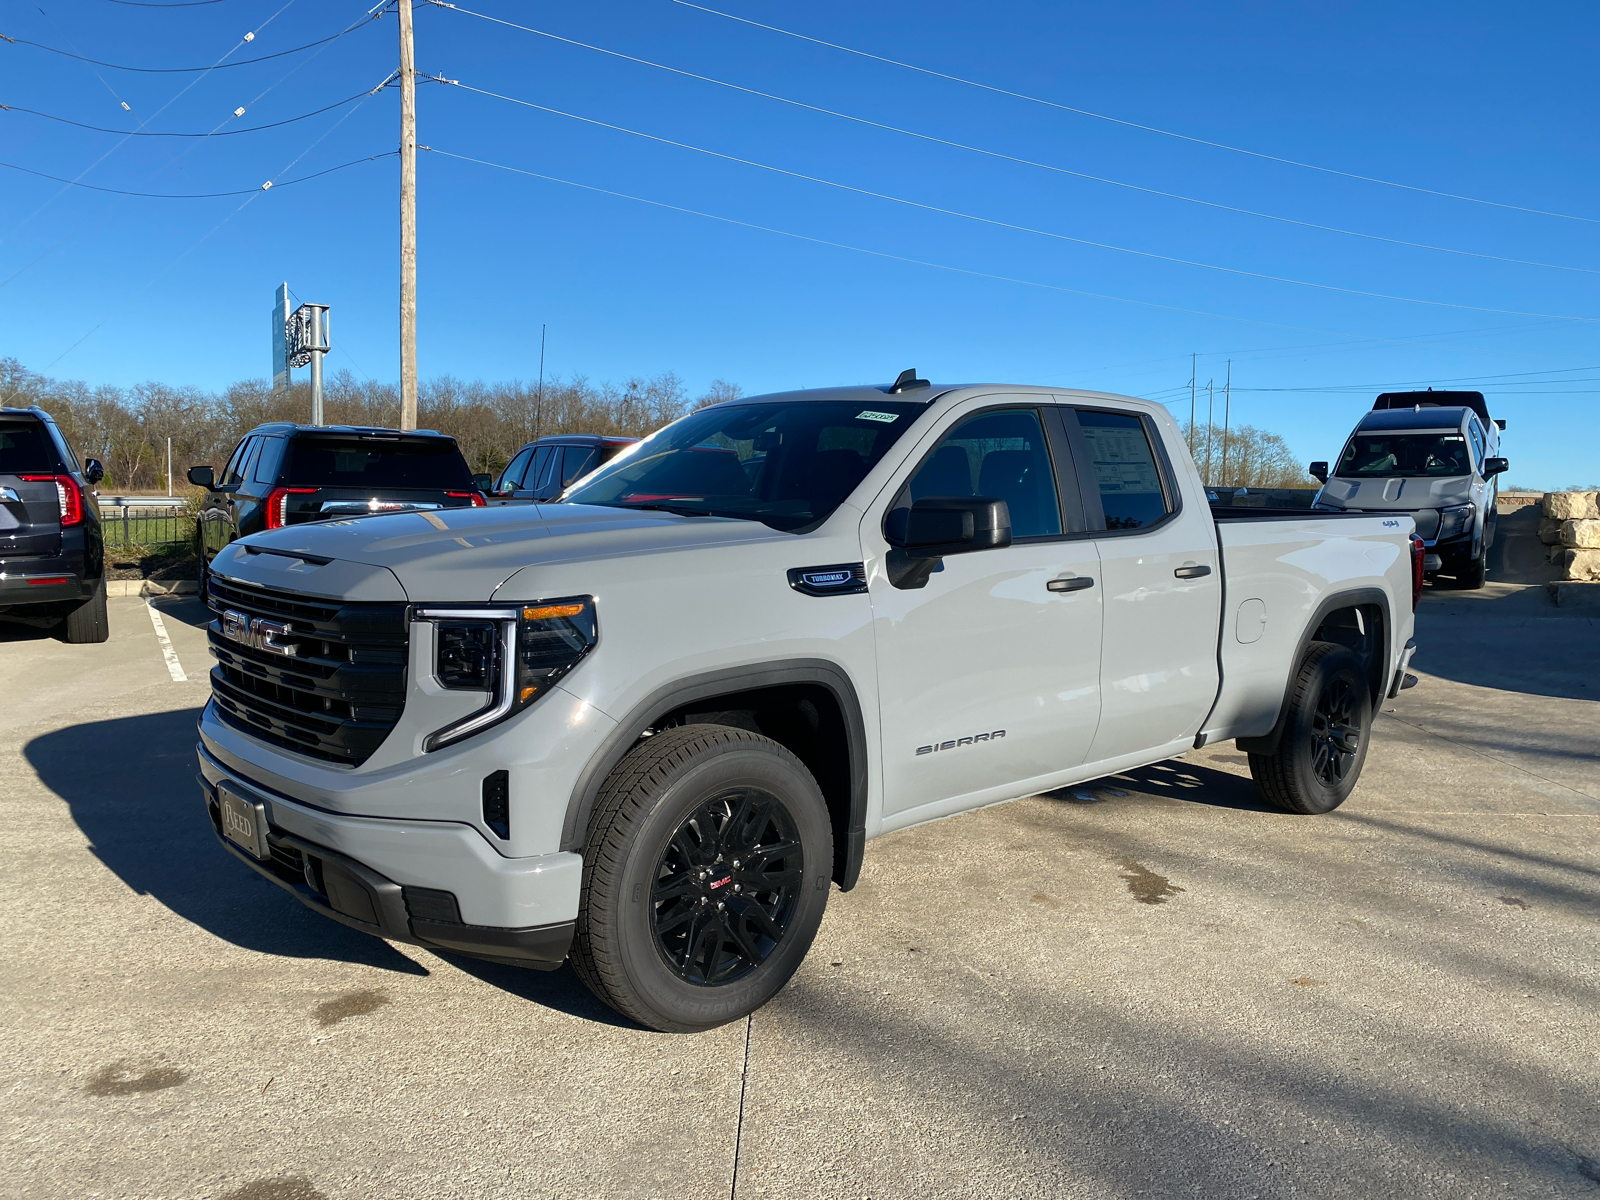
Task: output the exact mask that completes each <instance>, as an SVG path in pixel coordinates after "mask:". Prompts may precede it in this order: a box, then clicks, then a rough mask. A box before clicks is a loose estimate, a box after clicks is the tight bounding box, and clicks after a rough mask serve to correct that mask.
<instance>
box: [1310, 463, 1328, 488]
mask: <svg viewBox="0 0 1600 1200" xmlns="http://www.w3.org/2000/svg"><path fill="white" fill-rule="evenodd" d="M1308 469H1309V470H1310V472H1311V478H1313V479H1315V480H1316V481H1317V482H1318V483H1327V482H1328V464H1327V463H1325V462H1314V463H1312V464H1311V466H1310V467H1309V468H1308Z"/></svg>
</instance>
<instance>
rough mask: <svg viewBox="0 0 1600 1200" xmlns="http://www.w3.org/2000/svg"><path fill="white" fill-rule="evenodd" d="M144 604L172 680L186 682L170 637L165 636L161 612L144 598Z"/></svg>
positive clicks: (164, 624)
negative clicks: (154, 628)
mask: <svg viewBox="0 0 1600 1200" xmlns="http://www.w3.org/2000/svg"><path fill="white" fill-rule="evenodd" d="M144 606H145V608H146V609H147V610H148V611H149V613H150V624H152V625H154V626H155V627H156V641H158V642H160V643H161V657H162V658H164V659H166V660H167V670H168V671H169V672H170V673H171V675H172V682H173V683H188V682H189V677H188V676H187V675H185V674H184V673H183V664H182V663H181V662H179V661H178V652H177V651H176V650H174V649H173V648H172V639H171V638H169V637H168V636H167V626H166V622H164V621H163V620H162V619H161V614H160V613H158V612H157V611H156V606H155V605H154V604H151V603H150V601H148V600H146V601H145V602H144Z"/></svg>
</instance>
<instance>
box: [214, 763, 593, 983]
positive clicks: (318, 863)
mask: <svg viewBox="0 0 1600 1200" xmlns="http://www.w3.org/2000/svg"><path fill="white" fill-rule="evenodd" d="M200 784H201V790H202V792H203V793H204V795H205V797H206V807H207V809H208V810H209V812H210V816H211V823H212V827H213V832H214V833H216V835H217V841H218V842H220V843H221V844H222V848H223V849H224V850H226V851H227V852H228V853H229V854H231V855H233V856H234V857H235V858H237V859H238V860H239V861H240V862H242V863H244V864H245V865H246V866H247V867H249V868H251V869H252V870H253V871H255V872H256V873H257V874H258V875H260V876H261V877H262V878H264V879H268V880H271V881H272V882H273V883H275V884H277V885H278V886H279V887H281V888H282V889H283V890H284V891H286V892H289V893H290V894H291V895H293V896H294V898H295V899H296V900H298V901H300V903H301V904H304V905H305V906H306V907H307V908H309V909H312V910H314V911H316V912H319V913H321V914H322V915H323V916H325V917H329V918H331V919H333V920H335V921H338V922H339V924H341V925H348V926H349V927H350V928H351V929H358V930H360V931H361V932H362V933H370V934H372V935H373V936H374V937H381V938H387V939H388V940H389V941H392V942H403V943H405V944H406V945H409V946H421V947H422V948H424V949H427V950H445V951H449V952H452V953H455V954H467V955H471V956H472V957H474V958H485V959H489V960H491V961H493V962H501V963H511V964H514V965H516V966H520V967H531V968H533V969H535V970H541V971H554V970H556V969H557V968H558V967H560V966H561V964H562V963H563V962H565V961H566V957H567V951H568V949H569V948H570V947H571V945H572V935H573V930H574V927H575V926H574V922H572V921H562V922H560V923H558V924H555V925H535V926H532V927H530V928H527V929H506V928H501V927H500V926H495V925H466V924H458V923H456V922H452V921H424V920H417V919H415V918H413V917H412V916H411V915H410V913H409V912H408V911H407V907H406V900H405V895H404V892H403V889H402V888H401V886H400V885H399V884H398V883H395V882H394V881H393V880H392V879H387V878H385V877H384V876H382V875H380V874H378V873H377V872H376V871H374V870H372V868H370V867H367V866H365V865H363V864H361V863H359V862H357V861H356V860H355V859H353V858H350V857H348V856H347V855H344V854H340V853H339V852H338V851H337V850H329V849H327V848H326V847H324V846H318V845H317V844H315V843H314V842H307V841H304V840H302V839H301V838H297V837H294V836H292V835H289V834H284V833H280V832H276V831H274V832H273V833H271V834H270V835H269V837H268V841H269V842H270V844H271V846H272V849H273V852H274V854H273V857H272V858H270V859H267V860H266V861H262V860H260V859H257V858H255V857H254V856H252V855H250V854H248V853H246V852H245V851H244V850H243V849H242V848H241V847H239V846H236V845H234V843H232V842H230V841H229V840H228V839H227V838H225V837H223V836H222V823H221V818H220V816H219V814H218V811H217V806H216V802H215V801H214V800H213V799H212V794H211V788H210V787H209V786H208V785H207V784H206V781H205V778H204V777H203V776H202V777H200ZM295 855H298V857H299V859H300V862H301V864H302V866H301V868H300V877H299V878H296V877H295V868H294V867H292V866H290V865H289V864H290V862H291V861H293V857H294V856H295ZM313 881H314V882H315V884H317V885H320V886H313Z"/></svg>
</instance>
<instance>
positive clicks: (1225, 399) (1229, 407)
mask: <svg viewBox="0 0 1600 1200" xmlns="http://www.w3.org/2000/svg"><path fill="white" fill-rule="evenodd" d="M1232 411H1233V359H1231V358H1230V359H1229V360H1228V380H1227V382H1226V383H1224V384H1223V385H1222V480H1223V482H1224V483H1225V484H1226V483H1227V480H1228V416H1229V414H1230V413H1232Z"/></svg>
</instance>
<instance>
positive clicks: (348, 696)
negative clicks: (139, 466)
mask: <svg viewBox="0 0 1600 1200" xmlns="http://www.w3.org/2000/svg"><path fill="white" fill-rule="evenodd" d="M207 592H208V594H207V597H206V600H207V604H208V605H209V607H210V608H211V611H212V612H213V613H214V614H216V615H215V618H214V619H213V620H212V622H211V625H210V627H209V631H208V636H209V638H210V641H211V649H212V652H213V653H214V654H215V655H216V658H217V665H216V666H215V667H213V668H212V669H211V696H212V699H213V700H214V701H215V702H216V712H217V716H218V717H219V718H220V719H221V720H222V721H224V722H226V723H227V724H229V725H231V726H233V727H234V728H235V729H238V730H240V731H241V732H243V733H246V734H249V735H250V736H251V737H253V738H257V739H259V740H261V741H264V742H268V743H270V744H272V745H275V746H282V747H285V748H287V749H290V750H294V751H296V752H297V753H300V754H305V755H309V756H310V757H312V758H319V759H322V760H324V761H326V762H334V763H340V764H342V765H344V766H350V767H355V766H360V765H361V764H362V763H364V762H365V761H366V760H367V759H368V758H369V757H371V755H372V752H373V751H375V750H376V749H377V748H378V747H379V746H380V745H381V744H382V743H383V740H384V738H386V737H388V736H389V731H390V730H392V729H393V728H394V727H395V725H396V724H397V723H398V722H399V720H400V714H401V712H402V711H403V709H404V708H405V695H406V658H407V642H408V637H409V626H408V624H407V621H406V605H404V604H391V603H366V602H362V603H344V602H341V601H338V600H326V599H323V598H321V597H316V596H303V595H299V594H297V593H295V592H287V591H281V590H278V589H275V588H264V587H257V586H255V585H253V584H246V583H242V582H240V581H237V580H233V579H224V578H222V577H219V576H217V575H212V576H211V577H210V581H209V583H208V585H207ZM230 609H231V610H233V611H234V612H237V613H241V614H243V615H244V617H245V618H247V619H254V618H261V619H262V620H266V621H271V622H276V623H278V624H280V625H284V626H287V629H288V632H286V633H282V634H279V635H277V637H276V643H277V644H279V645H283V646H286V647H288V648H289V649H290V650H291V651H292V653H291V654H288V655H284V654H276V653H273V652H271V651H270V650H265V649H261V648H259V647H256V646H252V645H248V644H246V643H243V642H240V641H236V640H234V639H232V638H229V637H227V636H225V635H224V633H223V620H222V614H223V613H224V612H226V611H228V610H230Z"/></svg>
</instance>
